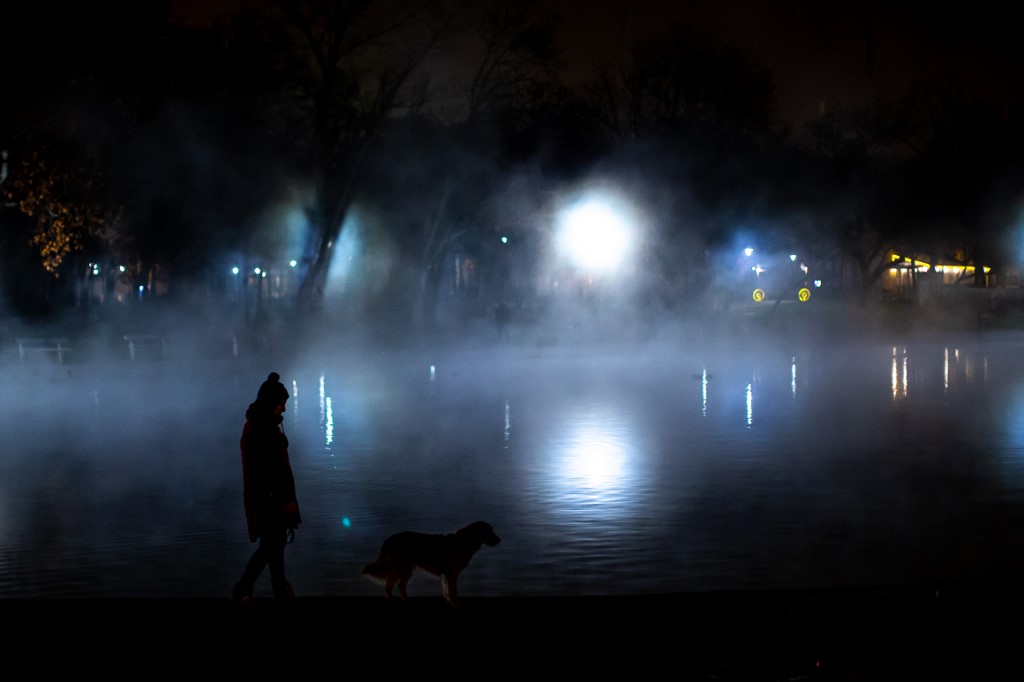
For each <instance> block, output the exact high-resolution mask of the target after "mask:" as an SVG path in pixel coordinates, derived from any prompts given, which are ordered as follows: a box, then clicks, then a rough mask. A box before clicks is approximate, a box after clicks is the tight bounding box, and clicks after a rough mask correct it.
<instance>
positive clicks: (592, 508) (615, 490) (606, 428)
mask: <svg viewBox="0 0 1024 682" xmlns="http://www.w3.org/2000/svg"><path fill="white" fill-rule="evenodd" d="M560 421H561V423H562V424H564V430H563V431H562V433H561V434H559V435H558V436H557V437H556V440H555V441H554V442H552V444H551V447H550V449H548V451H549V452H550V455H549V459H548V461H550V462H552V463H553V468H552V471H551V474H550V479H549V480H550V482H551V484H552V485H553V486H554V490H553V492H554V495H553V496H552V498H551V508H552V511H553V512H554V513H555V514H557V515H559V516H571V517H577V518H576V522H577V523H579V522H588V521H591V520H593V519H594V518H602V519H610V518H622V517H623V515H624V514H625V513H626V512H625V511H624V510H623V506H624V505H626V504H627V503H629V502H630V501H633V502H635V501H636V500H637V499H639V498H641V497H642V496H643V494H644V491H643V486H642V485H640V484H639V482H638V480H637V479H638V478H641V477H642V475H643V465H642V463H641V462H638V461H636V452H635V448H636V436H635V434H634V433H633V429H632V428H631V427H630V425H628V424H627V423H625V422H624V420H623V419H621V418H620V417H619V416H618V415H616V414H610V413H609V412H608V411H606V410H589V411H586V412H584V413H578V414H575V415H568V417H567V418H565V419H562V420H560Z"/></svg>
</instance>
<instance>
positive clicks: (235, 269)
mask: <svg viewBox="0 0 1024 682" xmlns="http://www.w3.org/2000/svg"><path fill="white" fill-rule="evenodd" d="M231 274H232V275H237V274H238V266H237V265H236V266H235V267H233V268H231Z"/></svg>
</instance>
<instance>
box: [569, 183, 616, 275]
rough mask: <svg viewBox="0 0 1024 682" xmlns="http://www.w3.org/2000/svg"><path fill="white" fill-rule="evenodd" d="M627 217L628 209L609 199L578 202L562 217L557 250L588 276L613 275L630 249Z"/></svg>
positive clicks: (593, 198) (589, 198)
mask: <svg viewBox="0 0 1024 682" xmlns="http://www.w3.org/2000/svg"><path fill="white" fill-rule="evenodd" d="M627 214H628V209H624V208H623V207H620V206H617V205H615V204H614V203H613V202H612V201H611V200H610V199H605V198H598V197H588V198H584V199H582V200H581V201H579V202H578V203H576V204H574V205H573V206H571V207H570V208H569V209H568V210H567V211H565V212H564V213H563V214H562V217H561V220H560V223H559V225H558V233H557V245H558V248H559V250H560V251H561V252H562V253H563V254H564V255H565V256H566V257H568V258H569V259H570V260H571V261H572V262H573V264H574V265H576V266H577V267H578V268H580V269H582V270H584V271H586V272H587V273H588V274H600V273H608V272H614V271H615V270H616V269H617V268H618V267H619V265H621V264H622V262H623V260H625V258H626V256H628V255H629V254H630V252H632V250H633V246H634V244H633V242H634V236H633V233H634V228H633V226H632V225H631V224H630V220H629V219H628V218H627V217H626V216H627Z"/></svg>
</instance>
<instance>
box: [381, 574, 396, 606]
mask: <svg viewBox="0 0 1024 682" xmlns="http://www.w3.org/2000/svg"><path fill="white" fill-rule="evenodd" d="M394 587H395V581H394V580H392V579H391V578H388V580H387V582H386V583H384V594H386V595H387V598H388V606H391V590H393V589H394Z"/></svg>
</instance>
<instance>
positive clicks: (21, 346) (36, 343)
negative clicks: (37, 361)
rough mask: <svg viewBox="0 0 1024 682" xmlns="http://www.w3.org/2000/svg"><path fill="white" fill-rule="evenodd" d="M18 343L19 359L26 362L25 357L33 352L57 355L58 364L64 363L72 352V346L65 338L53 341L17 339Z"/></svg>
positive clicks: (53, 339)
mask: <svg viewBox="0 0 1024 682" xmlns="http://www.w3.org/2000/svg"><path fill="white" fill-rule="evenodd" d="M17 342H18V358H19V359H20V360H21V361H22V362H24V361H25V355H26V354H27V353H31V352H41V353H56V354H57V362H59V363H61V364H63V363H64V355H65V354H66V353H68V352H70V351H71V350H73V349H72V348H71V346H69V345H68V340H67V339H63V338H52V339H40V338H30V339H17Z"/></svg>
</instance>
